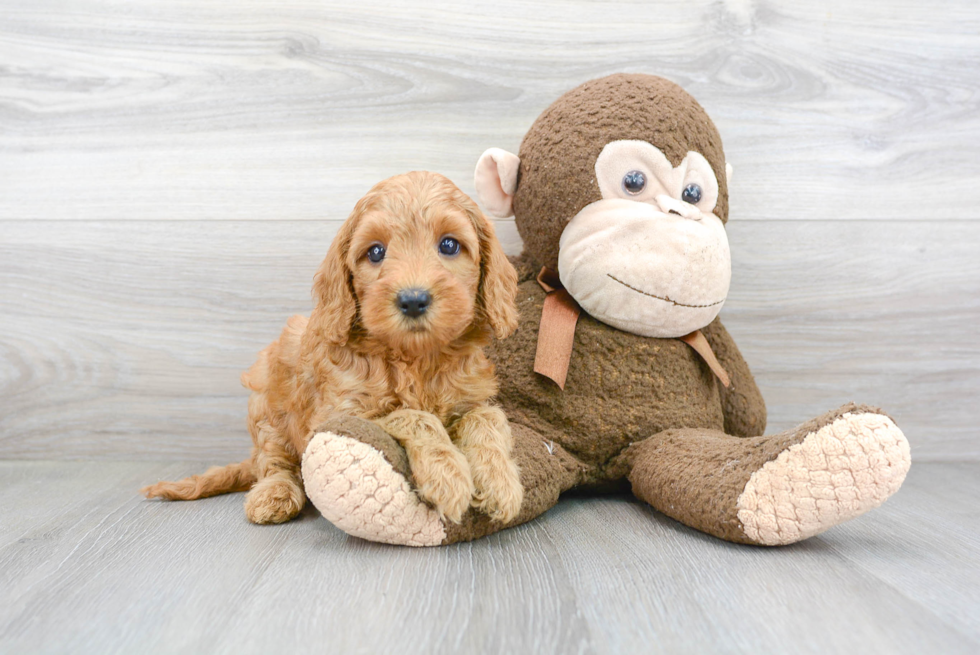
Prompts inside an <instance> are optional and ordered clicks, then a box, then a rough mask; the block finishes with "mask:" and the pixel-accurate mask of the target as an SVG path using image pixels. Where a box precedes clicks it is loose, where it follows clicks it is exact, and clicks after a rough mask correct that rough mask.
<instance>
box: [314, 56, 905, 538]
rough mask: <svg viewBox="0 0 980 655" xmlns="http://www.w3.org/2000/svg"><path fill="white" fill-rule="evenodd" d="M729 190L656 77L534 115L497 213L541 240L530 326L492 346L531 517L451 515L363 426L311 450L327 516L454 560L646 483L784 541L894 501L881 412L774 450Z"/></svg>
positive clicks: (527, 261)
mask: <svg viewBox="0 0 980 655" xmlns="http://www.w3.org/2000/svg"><path fill="white" fill-rule="evenodd" d="M730 174H731V173H730V169H729V168H728V167H727V165H726V162H725V156H724V152H723V150H722V145H721V138H720V136H719V135H718V131H717V129H716V128H715V126H714V124H713V123H712V121H711V119H710V118H709V117H708V115H707V114H706V113H705V111H704V110H703V109H702V108H701V106H700V105H699V104H698V103H697V102H696V101H695V100H694V98H692V97H691V96H690V95H689V94H687V93H686V92H685V91H684V90H682V89H681V88H680V87H678V86H677V85H675V84H673V83H671V82H669V81H667V80H664V79H662V78H659V77H654V76H650V75H626V74H619V75H612V76H609V77H605V78H601V79H597V80H592V81H590V82H586V83H585V84H583V85H581V86H579V87H578V88H576V89H573V90H572V91H570V92H568V93H566V94H565V95H564V96H562V97H561V98H559V99H558V100H557V101H556V102H555V103H554V104H552V105H551V106H550V107H549V108H548V109H546V110H545V111H544V113H542V114H541V116H540V117H538V119H537V120H536V121H535V122H534V124H533V125H532V126H531V129H530V130H529V131H528V133H527V135H526V136H525V137H524V140H523V142H522V143H521V148H520V153H519V156H515V155H513V154H510V153H507V152H505V151H503V150H499V149H490V150H488V151H487V152H486V153H484V155H483V156H482V157H481V158H480V161H479V163H478V164H477V168H476V186H477V191H478V194H479V196H480V200H481V202H482V203H483V205H484V207H485V208H486V209H487V211H488V212H489V213H491V214H493V215H496V216H498V217H506V216H510V215H511V214H513V215H514V218H515V221H516V224H517V228H518V230H519V232H520V234H521V237H522V238H523V240H524V253H523V254H522V255H521V256H520V257H519V258H517V259H516V260H515V261H514V263H515V267H516V268H517V269H518V273H519V276H520V287H519V290H518V296H517V304H518V310H519V313H520V325H519V328H518V330H517V331H516V332H515V333H514V335H513V336H512V337H510V338H509V339H507V340H505V341H499V342H495V343H494V345H493V346H492V347H491V350H490V356H491V358H492V359H493V361H494V362H495V365H496V372H497V376H498V380H499V383H500V394H499V396H498V402H499V403H500V405H501V406H502V407H503V409H504V410H505V412H506V414H507V417H508V419H509V420H510V423H511V431H512V433H513V437H514V448H513V457H514V459H515V460H516V462H517V464H518V466H519V468H520V471H521V482H522V484H523V486H524V500H523V505H522V506H521V511H520V514H519V516H518V517H517V518H516V519H515V520H513V521H511V522H510V523H507V524H503V523H499V522H496V521H493V520H491V519H490V518H489V517H488V516H485V515H483V514H481V513H480V512H478V511H477V510H476V509H470V510H469V511H468V512H467V513H466V514H465V515H464V516H463V518H462V521H461V522H460V523H452V522H449V521H445V520H443V519H441V518H440V517H439V515H438V514H437V513H435V512H434V511H433V510H432V509H431V508H430V507H428V506H427V505H426V504H425V503H423V502H422V501H420V500H419V498H418V496H417V495H416V494H415V493H414V492H413V489H412V478H411V471H410V470H409V467H408V464H407V458H406V456H405V453H404V451H403V450H402V448H401V446H399V445H398V444H397V443H396V442H395V441H394V440H393V439H392V438H391V437H389V436H388V435H387V434H385V433H384V432H383V430H381V429H380V428H379V427H377V426H376V425H375V424H373V423H370V422H367V421H362V420H358V419H341V420H337V421H335V422H334V423H332V424H330V425H325V426H322V427H321V434H318V435H317V436H316V437H315V438H314V440H313V441H312V442H311V444H310V448H309V449H308V450H307V451H306V455H305V457H304V478H305V479H306V487H307V493H308V494H309V495H310V498H311V499H312V500H313V502H314V504H316V506H317V507H318V508H319V509H320V510H321V512H322V513H323V514H324V516H326V517H327V518H328V519H330V520H331V521H332V522H333V523H334V524H336V525H338V526H339V527H341V528H342V529H344V530H346V531H347V532H349V533H351V534H354V535H357V536H361V537H364V538H367V539H371V540H374V541H384V542H388V543H399V544H408V545H438V544H446V543H452V542H457V541H465V540H471V539H475V538H478V537H481V536H484V535H487V534H490V533H493V532H496V531H498V530H500V529H503V528H505V527H510V526H512V525H517V524H520V523H523V522H526V521H529V520H531V519H533V518H535V517H536V516H539V515H540V514H542V513H544V512H545V511H546V510H548V509H549V508H550V507H552V506H553V505H554V504H555V503H556V502H557V501H558V497H559V495H560V494H561V493H563V492H565V491H569V490H571V489H575V488H585V489H596V490H608V489H628V490H632V492H633V493H634V494H635V495H636V496H637V497H638V498H640V499H642V500H644V501H646V502H648V503H649V504H650V505H652V506H653V507H654V508H656V509H657V510H659V511H660V512H662V513H664V514H666V515H668V516H670V517H672V518H674V519H676V520H678V521H680V522H681V523H684V524H685V525H688V526H690V527H693V528H696V529H698V530H701V531H703V532H706V533H708V534H711V535H714V536H716V537H719V538H721V539H725V540H728V541H733V542H740V543H748V544H760V545H782V544H789V543H793V542H796V541H800V540H802V539H806V538H807V537H810V536H812V535H815V534H817V533H820V532H822V531H824V530H826V529H828V528H830V527H832V526H834V525H836V524H838V523H841V522H843V521H846V520H848V519H851V518H854V517H856V516H858V515H860V514H862V513H864V512H866V511H868V510H869V509H872V508H874V507H877V506H878V505H880V504H881V503H882V502H884V501H885V500H886V499H887V498H888V497H889V496H891V495H892V494H894V493H895V492H896V491H897V490H898V488H899V487H900V486H901V484H902V482H903V480H904V478H905V475H906V473H907V471H908V469H909V466H910V461H911V460H910V455H909V446H908V442H907V441H906V439H905V437H904V436H903V434H902V432H901V431H900V430H899V428H898V427H897V426H896V425H895V423H894V422H893V421H892V420H891V419H890V418H889V417H888V416H887V415H885V414H884V413H883V412H881V411H880V410H878V409H874V408H871V407H867V406H858V405H853V404H851V405H846V406H844V407H841V408H839V409H836V410H834V411H831V412H828V413H826V414H824V415H823V416H821V417H819V418H815V419H812V420H810V421H807V422H806V423H804V424H802V425H800V426H799V427H797V428H795V429H793V430H789V431H787V432H783V433H780V434H776V435H770V436H760V435H762V434H763V431H764V430H765V424H766V410H765V404H764V402H763V400H762V396H761V394H760V393H759V390H758V388H757V387H756V384H755V381H754V379H753V377H752V374H751V373H750V372H749V368H748V365H747V364H746V363H745V361H744V360H743V358H742V355H741V353H739V350H738V347H737V346H736V345H735V342H734V340H733V339H732V337H731V336H730V335H729V334H728V332H727V331H726V330H725V328H724V326H722V324H721V322H720V320H719V319H718V318H717V316H718V313H719V311H720V310H721V307H722V305H723V303H724V301H725V298H726V296H727V293H728V287H729V282H730V279H731V262H730V255H729V247H728V240H727V237H726V233H725V223H726V221H727V220H728V177H729V176H730ZM338 435H339V438H338ZM366 478H367V479H368V484H367V485H365V484H364V480H365V479H366ZM359 489H360V490H359Z"/></svg>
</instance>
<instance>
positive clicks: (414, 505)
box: [303, 432, 446, 546]
mask: <svg viewBox="0 0 980 655" xmlns="http://www.w3.org/2000/svg"><path fill="white" fill-rule="evenodd" d="M303 484H304V486H305V487H306V495H307V496H309V497H310V500H311V501H312V502H313V505H314V506H316V508H317V509H318V510H320V513H321V514H323V516H324V517H326V519H327V520H328V521H330V522H331V523H333V524H334V525H336V526H337V527H338V528H340V529H341V530H343V531H344V532H346V533H347V534H350V535H353V536H355V537H360V538H362V539H367V540H369V541H379V542H382V543H387V544H398V545H403V546H438V545H439V544H441V543H442V542H443V540H445V538H446V530H445V528H444V527H443V524H442V521H441V520H440V519H439V515H438V514H436V512H435V510H433V509H432V508H431V507H429V506H428V505H426V504H425V503H423V502H422V501H421V500H420V499H419V497H418V496H417V495H416V494H415V492H414V491H412V489H411V487H409V485H408V481H407V480H406V479H405V477H404V476H403V475H402V474H400V473H399V472H398V471H396V470H395V469H394V468H392V466H391V464H389V463H388V460H386V459H385V458H384V455H382V454H381V453H380V452H379V451H378V450H376V449H375V448H372V447H371V446H369V445H367V444H365V443H363V442H361V441H358V440H356V439H352V438H350V437H345V436H341V435H337V434H334V433H333V432H320V433H317V434H316V435H314V436H313V439H312V440H311V441H310V444H309V446H307V448H306V452H304V453H303Z"/></svg>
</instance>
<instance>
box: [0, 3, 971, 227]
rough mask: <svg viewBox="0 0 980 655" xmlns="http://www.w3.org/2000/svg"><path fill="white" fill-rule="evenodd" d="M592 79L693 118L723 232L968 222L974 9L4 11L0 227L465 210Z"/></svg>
mask: <svg viewBox="0 0 980 655" xmlns="http://www.w3.org/2000/svg"><path fill="white" fill-rule="evenodd" d="M616 71H643V72H653V73H658V74H662V75H665V76H667V77H670V78H672V79H674V80H676V81H677V82H679V83H681V84H682V85H683V86H685V87H686V88H687V89H688V90H690V91H691V92H692V93H693V94H694V95H695V96H696V97H697V98H699V99H700V100H701V102H702V103H703V104H704V105H705V107H706V108H707V109H708V111H709V113H710V114H711V115H712V116H713V117H714V119H715V121H716V122H717V123H718V125H719V128H720V130H721V133H722V135H723V137H724V138H725V140H726V144H727V152H728V157H729V160H730V161H731V162H732V163H733V165H734V167H735V178H734V185H733V197H732V216H733V217H735V218H736V219H740V220H754V219H771V220H786V219H824V218H830V217H834V218H852V219H853V218H868V217H871V218H879V219H946V218H948V217H956V218H959V219H963V218H969V219H976V218H978V217H980V209H978V207H980V187H978V186H977V185H976V184H975V180H976V179H977V177H978V176H980V92H978V90H977V85H976V80H977V79H980V12H978V11H977V10H976V4H975V1H974V0H945V1H943V2H941V3H939V2H921V0H874V1H871V2H861V3H859V6H856V5H855V3H848V2H841V1H839V0H838V1H837V2H830V3H816V2H790V1H788V0H782V1H777V2H753V1H751V0H727V1H725V2H718V1H717V0H676V1H674V2H657V3H649V2H642V1H641V0H632V1H630V0H623V1H622V2H617V3H615V4H613V5H611V4H608V3H604V2H586V1H580V2H567V1H566V0H547V1H544V2H535V3H526V2H518V1H517V0H500V1H499V2H494V3H484V4H480V3H477V4H473V3H462V4H461V3H453V2H449V1H448V0H439V1H435V2H425V3H420V2H409V3H405V2H397V1H394V0H380V1H379V2H372V3H347V2H339V1H324V2H317V3H312V4H311V3H304V2H295V1H289V0H287V1H284V2H276V3H269V2H261V1H251V2H248V1H242V0H236V1H234V2H231V1H224V2H221V1H213V2H207V3H201V2H199V1H197V0H149V1H145V2H140V3H137V4H126V5H120V4H119V3H117V2H114V1H113V0H75V1H73V2H65V1H63V0H19V1H17V2H7V3H5V6H4V16H3V21H2V22H0V218H14V219H26V218H40V219H74V218H78V219H93V220H106V219H122V220H135V219H140V220H145V219H161V220H172V219H324V218H339V217H341V216H339V215H338V214H337V213H336V212H338V211H346V208H348V207H350V206H352V205H353V203H354V201H355V200H356V199H357V198H358V197H360V196H361V195H362V194H363V192H364V191H365V190H366V189H367V188H368V187H369V186H370V185H371V184H373V183H374V182H375V181H377V180H379V179H381V178H383V177H387V176H388V175H391V174H394V173H399V172H403V171H405V170H411V169H418V168H424V169H432V170H437V171H440V172H443V173H445V174H447V175H449V177H451V178H452V179H454V180H455V181H456V182H457V183H459V184H461V185H462V186H463V188H464V190H467V191H472V182H471V180H472V170H473V166H474V163H475V162H476V159H477V157H478V156H479V154H480V153H481V152H482V151H483V150H484V149H486V148H487V147H490V146H500V147H504V148H507V149H511V150H515V151H516V149H517V147H518V145H519V142H520V138H521V136H522V135H523V134H524V132H525V130H526V129H527V128H528V126H529V125H530V124H531V122H532V121H533V119H534V118H535V117H536V116H537V115H538V113H540V111H541V110H542V109H543V108H544V107H546V106H547V105H548V104H549V103H550V102H551V101H552V100H554V99H555V98H556V97H557V96H558V95H559V94H560V93H562V92H564V91H566V90H567V89H569V88H571V87H572V86H574V85H576V84H578V83H580V82H582V81H585V80H587V79H590V78H593V77H597V76H601V75H604V74H607V73H612V72H616Z"/></svg>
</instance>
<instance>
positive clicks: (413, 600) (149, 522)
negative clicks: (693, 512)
mask: <svg viewBox="0 0 980 655" xmlns="http://www.w3.org/2000/svg"><path fill="white" fill-rule="evenodd" d="M197 466H198V465H197V464H152V463H124V462H112V463H109V462H92V463H64V462H7V463H3V464H0V475H2V477H3V480H4V484H3V485H2V486H0V525H2V526H3V530H2V534H0V652H4V653H22V652H23V653H35V652H63V653H69V652H70V653H89V652H91V653H170V652H173V653H240V652H246V653H258V652H273V653H290V652H318V653H324V652H327V653H335V652H365V653H382V652H387V653H461V652H480V651H482V652H489V653H541V654H546V653H660V652H669V653H679V652H685V653H704V652H806V653H828V652H841V653H843V652H849V653H856V652H868V653H917V654H918V653H944V654H945V653H976V652H978V649H980V510H978V506H977V503H976V498H977V497H978V495H980V464H976V463H968V464H952V463H949V464H945V463H935V464H922V465H917V466H914V467H913V468H912V472H911V474H910V477H909V479H908V481H907V482H906V484H905V487H904V488H903V489H902V490H901V491H900V492H899V494H898V495H897V496H895V497H894V498H893V499H892V500H891V501H889V502H888V503H887V504H886V505H885V506H883V507H882V508H881V509H880V510H879V511H877V512H875V513H873V514H871V515H868V516H866V517H864V519H863V520H860V521H855V522H853V523H850V524H845V525H842V526H839V527H837V528H835V529H833V530H831V531H830V532H827V533H825V534H824V535H821V536H819V537H815V538H813V539H811V540H809V541H806V542H804V543H801V544H797V545H795V546H790V547H786V548H778V549H764V548H751V547H745V546H738V545H734V544H728V543H724V542H721V541H718V540H716V539H712V538H709V537H706V536H704V535H701V534H699V533H697V532H694V531H692V530H689V529H687V528H685V527H683V526H681V525H680V524H678V523H676V522H674V521H671V520H670V519H667V518H665V517H663V516H662V515H659V514H657V513H656V512H654V511H653V510H651V509H650V508H649V507H647V506H645V505H643V504H642V503H640V502H638V501H635V500H631V499H630V498H627V497H618V496H614V497H604V498H575V499H568V500H565V501H563V502H561V503H559V505H558V506H557V507H556V508H555V509H553V510H552V511H550V512H549V513H547V514H546V515H545V516H544V517H542V518H541V519H539V520H537V521H534V522H532V523H531V524H529V525H526V526H522V527H520V528H516V529H513V530H509V531H506V532H504V533H500V534H498V535H495V536H493V537H490V538H487V539H484V540H481V541H477V542H474V543H472V544H459V545H455V546H449V547H446V548H436V549H423V550H417V549H408V548H397V547H390V546H382V545H378V544H372V543H369V542H365V541H361V540H359V539H355V538H352V537H347V536H346V535H345V534H343V533H342V532H340V531H339V530H337V529H335V528H334V527H333V526H332V525H330V524H329V523H327V522H326V521H325V520H323V519H322V518H319V517H318V516H317V515H316V514H315V513H314V512H311V511H305V512H304V513H303V514H302V515H301V518H300V519H298V520H296V521H294V522H292V523H289V524H286V525H282V526H271V527H257V526H253V525H250V524H248V523H247V522H246V520H245V517H244V512H243V510H242V506H241V501H242V496H241V494H236V495H231V496H223V497H218V498H212V499H207V500H202V501H196V502H193V503H164V502H159V501H146V500H142V499H140V498H138V497H137V495H136V494H135V489H136V488H137V487H138V486H139V485H140V484H142V483H143V482H145V481H146V480H148V479H153V478H155V477H157V476H175V475H183V474H185V473H189V472H191V471H194V470H196V467H197Z"/></svg>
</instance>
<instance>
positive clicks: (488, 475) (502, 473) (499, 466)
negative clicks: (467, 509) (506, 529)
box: [473, 456, 524, 523]
mask: <svg viewBox="0 0 980 655" xmlns="http://www.w3.org/2000/svg"><path fill="white" fill-rule="evenodd" d="M473 482H474V484H475V486H476V495H475V496H474V497H473V507H476V508H478V509H479V510H481V511H482V512H483V513H484V514H486V515H487V516H489V517H490V518H491V519H492V520H494V521H499V522H500V523H510V522H511V521H513V520H514V519H516V518H517V515H518V514H519V513H520V511H521V504H522V503H523V502H524V486H523V485H521V476H520V473H519V472H518V470H517V465H516V464H515V463H514V462H513V460H511V459H510V458H509V457H504V456H500V457H497V458H494V459H493V460H492V461H490V462H488V463H485V464H482V465H479V466H478V465H477V464H476V463H474V464H473Z"/></svg>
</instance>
